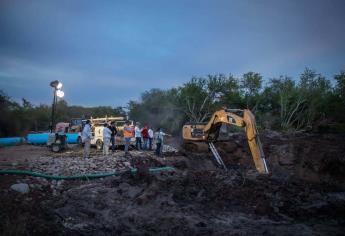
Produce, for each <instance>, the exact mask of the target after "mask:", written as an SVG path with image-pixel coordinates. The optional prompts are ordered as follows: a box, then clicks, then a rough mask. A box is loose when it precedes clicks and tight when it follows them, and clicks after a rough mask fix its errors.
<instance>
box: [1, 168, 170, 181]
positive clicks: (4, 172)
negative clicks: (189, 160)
mask: <svg viewBox="0 0 345 236" xmlns="http://www.w3.org/2000/svg"><path fill="white" fill-rule="evenodd" d="M172 170H174V168H173V167H170V166H166V167H153V168H149V169H148V171H149V172H150V173H157V172H161V171H172ZM127 172H129V173H131V174H136V173H137V172H138V169H137V168H132V169H130V170H126V171H118V172H109V173H96V174H81V175H72V176H63V175H49V174H45V173H39V172H33V171H29V170H0V175H29V176H34V177H41V178H45V179H52V180H89V179H96V178H104V177H109V176H114V175H120V174H123V173H127Z"/></svg>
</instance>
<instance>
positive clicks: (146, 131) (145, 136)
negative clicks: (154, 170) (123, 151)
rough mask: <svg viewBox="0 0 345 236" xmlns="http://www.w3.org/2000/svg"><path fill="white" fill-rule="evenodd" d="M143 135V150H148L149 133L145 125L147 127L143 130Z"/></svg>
mask: <svg viewBox="0 0 345 236" xmlns="http://www.w3.org/2000/svg"><path fill="white" fill-rule="evenodd" d="M141 135H142V137H143V140H144V145H143V149H144V150H147V142H148V139H149V131H148V128H147V125H145V127H144V128H143V129H142V130H141Z"/></svg>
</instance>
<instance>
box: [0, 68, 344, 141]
mask: <svg viewBox="0 0 345 236" xmlns="http://www.w3.org/2000/svg"><path fill="white" fill-rule="evenodd" d="M222 107H227V108H239V109H244V108H249V109H250V110H252V112H253V113H254V114H255V116H256V119H257V123H258V125H259V127H260V128H261V129H278V130H291V131H296V130H314V131H317V130H320V129H328V130H330V129H331V130H338V131H345V71H342V72H340V73H339V74H337V75H335V76H334V77H333V78H325V77H324V76H322V75H321V74H318V73H316V72H315V71H313V70H310V69H306V70H305V71H304V72H303V73H302V74H301V76H300V77H299V78H298V79H295V78H290V77H287V76H280V77H279V78H272V79H269V80H265V83H264V79H263V77H262V76H261V75H260V74H259V73H254V72H248V73H246V74H244V75H243V76H242V77H241V78H235V77H234V76H232V75H223V74H217V75H208V76H206V77H193V78H192V79H191V80H190V81H189V82H187V83H185V84H183V85H182V86H180V87H177V88H172V89H168V90H161V89H151V90H150V91H146V92H144V93H143V94H142V96H141V99H140V101H130V102H129V107H128V108H129V116H130V118H131V119H133V120H135V121H141V123H142V124H145V123H148V124H150V125H152V126H153V127H155V128H157V127H163V128H165V129H166V130H167V131H168V132H171V133H174V134H177V133H178V132H180V130H181V127H182V124H183V123H184V122H186V121H197V122H202V121H207V120H208V118H209V116H210V115H211V114H212V113H213V112H214V111H216V110H217V109H220V108H222ZM0 112H1V116H0V136H15V135H25V134H26V133H27V132H28V131H43V130H48V129H49V124H50V119H51V106H48V105H39V106H35V105H32V104H31V103H30V102H29V101H27V100H25V99H23V100H22V103H21V104H20V103H17V102H14V101H12V100H11V99H10V98H9V97H8V96H7V95H6V94H5V93H4V92H0ZM106 115H108V116H111V115H115V116H116V115H125V112H124V110H122V108H120V107H118V108H112V107H109V106H99V107H90V108H86V107H82V106H68V105H67V103H66V102H65V101H60V102H59V103H58V105H57V112H56V119H55V120H56V121H64V122H69V121H70V120H71V118H80V117H81V118H89V117H91V116H93V117H102V116H106Z"/></svg>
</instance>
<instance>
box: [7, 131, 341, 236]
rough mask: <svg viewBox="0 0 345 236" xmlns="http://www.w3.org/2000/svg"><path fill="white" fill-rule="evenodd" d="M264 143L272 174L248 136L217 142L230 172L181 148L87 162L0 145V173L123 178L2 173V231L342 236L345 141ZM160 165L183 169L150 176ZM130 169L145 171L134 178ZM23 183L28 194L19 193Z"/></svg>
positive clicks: (266, 139) (72, 153)
mask: <svg viewBox="0 0 345 236" xmlns="http://www.w3.org/2000/svg"><path fill="white" fill-rule="evenodd" d="M261 139H262V143H263V146H264V151H265V154H266V158H267V161H268V164H269V168H270V171H271V174H270V175H268V176H260V175H258V174H257V173H256V171H255V168H254V166H253V163H252V159H251V157H250V153H249V150H248V148H247V145H246V141H245V138H244V136H243V135H242V134H234V135H233V137H232V140H231V142H230V143H231V144H230V145H227V146H225V145H224V144H222V143H219V144H217V145H216V146H217V148H218V149H219V150H220V154H221V156H222V157H223V160H224V162H225V163H226V165H227V166H228V168H229V171H223V170H221V169H219V168H217V167H216V166H215V165H214V163H213V161H212V156H211V155H210V154H204V155H200V154H193V153H188V152H185V151H183V150H180V149H179V151H178V152H175V151H174V150H173V149H168V150H167V151H168V152H166V153H165V154H164V158H157V157H155V156H154V155H153V152H151V151H134V150H132V152H131V154H132V156H131V157H128V158H126V157H124V155H123V151H121V150H119V151H118V152H116V153H114V154H112V155H111V156H109V157H104V156H102V153H101V152H99V151H97V150H93V151H92V156H93V158H91V159H88V160H84V159H82V158H81V156H82V151H81V150H80V148H78V147H71V148H70V149H69V150H68V151H67V152H64V153H61V154H53V153H51V152H50V151H49V150H47V149H46V148H45V147H38V146H28V145H22V146H15V147H7V148H1V149H0V169H14V168H15V169H24V170H32V171H38V172H46V173H49V174H54V175H74V174H83V173H100V172H111V171H122V174H121V175H118V176H114V177H107V178H103V179H97V180H84V181H82V180H75V181H54V180H53V181H51V180H49V181H48V180H45V179H42V178H35V177H26V176H10V175H0V209H1V211H0V219H1V221H0V235H344V232H345V231H344V230H345V181H344V180H345V145H344V144H345V135H341V134H322V135H321V134H306V133H300V134H293V135H292V134H281V133H277V132H273V131H267V132H264V133H263V134H261ZM169 142H170V144H171V145H173V146H175V147H176V148H179V147H178V142H177V141H176V139H174V140H169ZM171 150H173V151H171ZM160 166H173V167H174V168H175V170H174V171H164V172H160V173H155V174H152V173H148V172H147V167H160ZM131 167H137V168H139V170H140V171H139V173H138V174H136V175H132V174H130V173H127V172H126V170H128V169H129V168H131ZM15 183H27V184H28V185H29V187H30V192H29V193H24V194H23V193H19V192H16V191H14V190H11V189H10V187H11V185H13V184H15Z"/></svg>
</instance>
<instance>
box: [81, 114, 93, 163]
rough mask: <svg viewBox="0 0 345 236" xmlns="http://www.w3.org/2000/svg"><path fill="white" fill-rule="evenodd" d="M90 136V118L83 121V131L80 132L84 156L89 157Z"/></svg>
mask: <svg viewBox="0 0 345 236" xmlns="http://www.w3.org/2000/svg"><path fill="white" fill-rule="evenodd" d="M91 138H92V132H91V126H90V120H87V121H86V122H85V126H84V128H83V131H82V132H81V140H82V142H83V143H84V158H89V157H90V145H91Z"/></svg>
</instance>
